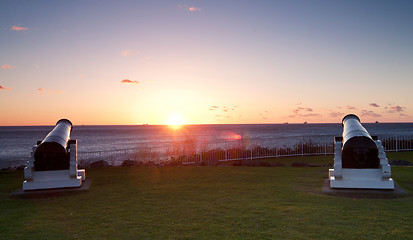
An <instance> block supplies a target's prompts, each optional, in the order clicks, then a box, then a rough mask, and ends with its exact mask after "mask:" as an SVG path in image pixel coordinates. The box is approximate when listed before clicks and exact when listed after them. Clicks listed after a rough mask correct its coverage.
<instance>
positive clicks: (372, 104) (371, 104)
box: [369, 103, 380, 108]
mask: <svg viewBox="0 0 413 240" xmlns="http://www.w3.org/2000/svg"><path fill="white" fill-rule="evenodd" d="M369 106H371V107H376V108H378V107H380V106H379V105H378V104H377V103H370V104H369Z"/></svg>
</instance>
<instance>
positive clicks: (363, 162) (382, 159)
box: [329, 114, 394, 189]
mask: <svg viewBox="0 0 413 240" xmlns="http://www.w3.org/2000/svg"><path fill="white" fill-rule="evenodd" d="M342 126H343V134H342V136H340V137H335V139H334V169H329V179H330V188H362V189H394V181H393V179H392V178H391V167H390V165H389V163H388V160H387V157H386V153H385V152H384V148H383V146H382V144H381V141H380V140H378V139H377V137H375V136H373V137H372V136H370V134H369V133H368V132H367V130H366V129H365V128H364V127H363V126H362V125H361V123H360V119H359V118H358V117H357V116H356V115H354V114H349V115H346V116H345V117H344V118H343V120H342Z"/></svg>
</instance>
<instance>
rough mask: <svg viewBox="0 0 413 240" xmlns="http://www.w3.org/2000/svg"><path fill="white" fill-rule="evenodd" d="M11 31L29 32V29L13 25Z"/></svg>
mask: <svg viewBox="0 0 413 240" xmlns="http://www.w3.org/2000/svg"><path fill="white" fill-rule="evenodd" d="M10 30H12V31H27V30H29V29H28V28H26V27H20V26H16V25H13V26H12V27H11V28H10Z"/></svg>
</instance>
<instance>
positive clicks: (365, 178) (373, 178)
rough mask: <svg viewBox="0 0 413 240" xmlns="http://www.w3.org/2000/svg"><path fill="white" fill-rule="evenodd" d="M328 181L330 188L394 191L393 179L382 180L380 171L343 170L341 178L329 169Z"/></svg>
mask: <svg viewBox="0 0 413 240" xmlns="http://www.w3.org/2000/svg"><path fill="white" fill-rule="evenodd" d="M329 179H330V187H331V188H360V189H394V181H393V179H392V178H388V179H383V178H382V170H381V169H352V168H343V169H342V177H335V175H334V169H329Z"/></svg>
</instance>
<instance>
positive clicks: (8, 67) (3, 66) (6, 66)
mask: <svg viewBox="0 0 413 240" xmlns="http://www.w3.org/2000/svg"><path fill="white" fill-rule="evenodd" d="M1 68H3V69H12V68H13V67H12V66H11V65H9V64H4V65H1Z"/></svg>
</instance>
